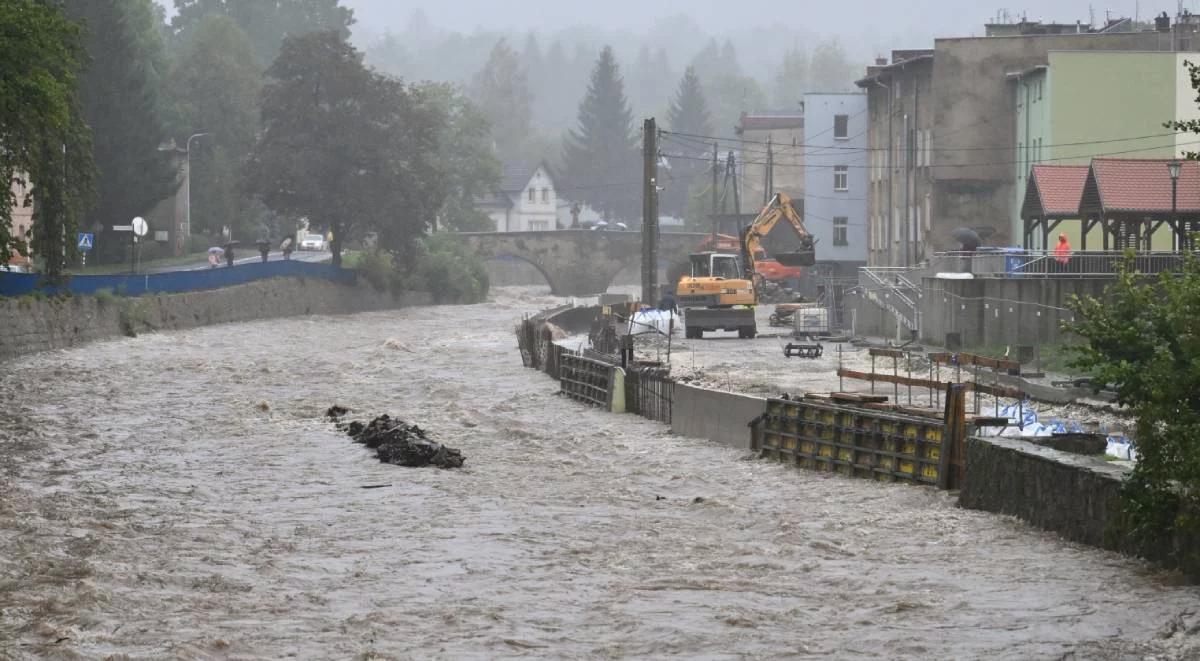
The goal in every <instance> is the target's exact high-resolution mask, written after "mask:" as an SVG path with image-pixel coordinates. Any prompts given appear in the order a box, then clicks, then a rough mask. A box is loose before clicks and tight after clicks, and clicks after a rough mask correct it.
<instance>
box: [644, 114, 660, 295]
mask: <svg viewBox="0 0 1200 661" xmlns="http://www.w3.org/2000/svg"><path fill="white" fill-rule="evenodd" d="M642 175H643V182H642V303H643V304H645V305H654V304H655V303H657V302H658V124H657V123H656V122H655V121H654V118H653V117H651V118H650V119H647V120H646V121H645V124H643V126H642Z"/></svg>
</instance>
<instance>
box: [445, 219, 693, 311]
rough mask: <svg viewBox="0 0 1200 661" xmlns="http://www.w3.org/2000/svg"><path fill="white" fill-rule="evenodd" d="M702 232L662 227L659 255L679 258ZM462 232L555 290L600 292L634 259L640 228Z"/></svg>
mask: <svg viewBox="0 0 1200 661" xmlns="http://www.w3.org/2000/svg"><path fill="white" fill-rule="evenodd" d="M705 236H706V235H704V234H693V233H686V234H685V233H664V234H662V235H661V238H660V240H659V257H660V259H662V260H664V261H668V262H674V261H678V260H679V259H682V258H685V257H686V256H687V254H688V253H689V252H691V250H693V249H694V247H695V246H696V245H698V244H699V243H700V241H702V240H703V238H704V237H705ZM462 238H463V240H464V242H465V243H466V244H467V246H469V247H470V248H471V249H472V250H474V251H475V253H476V254H478V255H479V256H480V257H483V258H489V257H511V258H514V259H519V260H521V261H524V262H527V263H529V264H531V265H533V267H534V268H536V269H537V270H538V272H539V273H541V274H542V276H543V277H544V278H546V282H548V283H550V290H551V291H552V292H553V293H554V295H556V296H588V295H593V294H602V293H604V292H605V291H607V290H608V287H609V285H610V284H611V283H612V281H613V279H614V278H615V277H616V276H617V274H618V273H619V272H620V271H621V270H622V269H623V268H626V267H628V266H633V265H636V264H637V263H638V262H639V260H640V259H641V254H642V235H641V233H640V232H615V231H613V232H607V231H591V230H555V231H543V232H472V233H464V234H462Z"/></svg>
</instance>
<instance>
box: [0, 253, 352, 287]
mask: <svg viewBox="0 0 1200 661" xmlns="http://www.w3.org/2000/svg"><path fill="white" fill-rule="evenodd" d="M268 278H321V279H324V280H330V281H333V282H337V283H340V284H347V285H352V284H354V283H355V282H356V281H357V278H358V274H357V272H356V271H354V270H351V269H342V268H335V267H334V266H332V265H330V264H313V263H310V262H301V261H298V260H279V261H274V262H254V263H250V264H240V265H238V266H223V267H218V268H213V269H200V270H195V271H170V272H167V273H144V274H120V275H76V276H72V277H71V278H70V279H69V280H68V281H67V284H66V285H64V286H61V287H49V286H45V285H44V283H43V282H42V276H41V275H40V274H37V273H6V272H0V296H26V295H28V294H32V293H34V292H41V293H44V294H47V295H52V294H58V293H71V294H77V295H92V294H95V293H96V292H98V291H101V290H106V289H107V290H110V291H112V292H113V293H115V294H120V295H123V296H141V295H143V294H182V293H186V292H193V291H205V290H209V289H221V288H224V287H232V286H234V285H243V284H246V283H249V282H254V281H256V280H266V279H268Z"/></svg>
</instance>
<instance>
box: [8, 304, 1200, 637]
mask: <svg viewBox="0 0 1200 661" xmlns="http://www.w3.org/2000/svg"><path fill="white" fill-rule="evenodd" d="M540 292H541V290H537V289H501V290H497V291H495V292H494V293H493V295H492V300H491V301H490V302H489V303H487V304H483V305H475V306H460V307H425V308H408V309H404V310H398V311H393V312H384V313H371V314H362V315H356V316H347V317H307V318H306V317H297V318H292V319H278V320H272V321H263V322H256V323H246V324H235V325H223V326H215V327H209V328H203V329H197V330H192V331H186V332H173V333H162V334H149V335H143V336H141V337H138V338H135V339H122V340H118V341H111V342H103V343H98V344H92V345H88V346H85V347H81V348H77V349H72V350H69V351H57V352H51V353H45V354H39V355H35V356H30V357H27V358H23V359H20V360H16V361H11V362H9V363H6V364H5V365H4V370H3V375H2V376H0V398H2V400H0V401H3V406H2V407H0V658H5V659H9V658H11V659H34V658H105V657H109V656H111V655H117V656H116V657H115V658H126V657H128V658H135V659H158V658H203V659H210V658H212V659H223V658H239V659H242V658H279V657H287V656H293V657H300V658H314V659H346V658H396V659H409V658H445V659H462V658H496V657H509V656H514V657H515V656H522V657H527V656H535V657H571V658H581V657H582V658H594V657H599V658H616V657H630V658H653V657H663V656H672V655H675V656H681V657H687V658H706V659H724V658H745V657H796V656H801V657H803V656H812V657H844V658H852V657H853V658H861V657H876V658H886V659H894V658H985V657H986V658H989V659H996V658H1001V659H1030V658H1062V657H1064V656H1066V658H1079V659H1093V658H1128V657H1130V656H1133V657H1135V658H1140V657H1142V656H1145V655H1157V657H1158V658H1188V657H1189V656H1192V655H1194V654H1198V653H1200V643H1198V642H1197V636H1196V635H1195V634H1194V633H1193V634H1191V635H1187V634H1186V633H1185V632H1184V630H1183V629H1186V628H1187V627H1182V628H1181V626H1180V625H1179V624H1178V623H1180V622H1185V623H1191V624H1195V623H1196V619H1195V617H1196V616H1195V613H1196V612H1197V610H1200V590H1198V589H1197V588H1194V587H1187V586H1183V585H1181V584H1180V583H1179V582H1178V581H1177V580H1176V579H1175V578H1174V577H1172V576H1171V575H1170V574H1165V573H1161V572H1157V571H1154V570H1152V569H1149V568H1148V566H1146V565H1144V564H1143V563H1140V562H1138V561H1135V560H1131V559H1128V558H1124V557H1121V556H1118V555H1115V554H1112V553H1107V552H1104V551H1100V550H1096V549H1092V548H1088V547H1084V546H1081V545H1077V544H1073V543H1069V542H1064V541H1062V540H1060V539H1058V538H1057V537H1055V536H1053V535H1051V534H1048V533H1044V532H1041V531H1038V530H1035V529H1033V528H1031V527H1029V526H1027V525H1025V524H1023V523H1021V522H1018V521H1016V520H1013V519H1009V518H1005V517H999V516H995V515H991V514H986V513H982V512H974V511H966V510H961V509H958V508H957V507H956V505H955V502H954V499H953V498H952V497H951V496H949V495H947V494H945V493H942V492H939V491H936V490H934V489H929V488H919V487H906V486H897V485H885V484H876V483H872V482H869V481H862V480H851V479H845V478H841V477H834V476H829V475H823V474H815V473H808V472H800V471H796V470H793V469H790V468H787V467H783V466H779V465H776V464H772V463H767V462H763V461H758V460H756V459H753V458H751V457H749V456H748V455H747V454H746V453H745V452H742V451H737V450H732V449H728V448H723V447H720V446H716V445H713V444H711V443H708V442H705V441H699V440H692V439H686V438H679V437H675V436H672V435H671V434H670V433H669V431H668V430H667V428H666V427H665V426H663V425H659V424H657V423H652V422H648V421H644V420H642V419H640V418H638V417H635V416H632V415H612V414H607V413H602V412H598V411H594V410H590V409H587V408H585V407H583V406H581V405H579V404H576V403H573V402H570V401H568V400H566V399H563V398H561V397H559V396H558V395H556V391H557V386H556V384H554V383H553V382H552V381H550V380H549V379H548V378H546V376H545V375H543V374H541V373H540V372H536V371H533V370H527V369H524V368H522V366H521V360H520V356H519V354H518V352H517V347H516V338H515V336H514V334H513V329H514V326H515V324H516V322H517V321H518V320H519V319H520V317H521V316H522V315H523V314H525V313H529V312H534V311H536V310H539V309H541V308H544V307H549V306H551V305H553V304H555V303H556V301H555V300H553V299H550V298H549V297H548V296H546V295H544V294H543V293H540ZM334 403H338V404H342V405H344V406H347V407H349V408H351V409H352V411H353V413H352V414H351V415H350V417H351V418H358V419H364V420H365V419H369V418H370V417H373V416H374V415H376V414H379V413H390V414H392V415H393V416H397V417H401V418H403V419H405V420H408V421H412V422H416V423H418V424H419V425H421V426H422V427H423V428H425V429H427V430H428V431H429V432H430V435H431V437H432V438H434V439H436V440H439V441H442V442H444V443H446V444H448V445H450V446H452V447H457V448H460V449H461V450H462V451H463V453H464V455H465V456H466V459H467V462H466V467H465V468H464V469H461V470H450V471H443V470H437V469H406V468H399V467H396V466H389V465H383V464H380V463H379V462H378V461H377V460H376V459H375V458H374V457H373V456H372V453H370V452H369V451H367V450H366V449H364V448H363V447H361V446H359V445H356V444H354V443H352V442H351V441H350V440H349V439H348V438H347V437H346V436H344V435H343V434H340V433H338V432H337V431H336V430H334V429H333V427H332V426H331V425H330V424H328V423H327V422H326V421H325V420H323V419H322V414H323V412H324V411H325V409H326V408H327V407H328V406H329V405H331V404H334ZM378 485H387V486H384V487H382V488H370V489H364V488H363V487H364V486H378ZM122 655H123V656H122ZM1072 655H1073V656H1072ZM1192 658H1194V657H1192Z"/></svg>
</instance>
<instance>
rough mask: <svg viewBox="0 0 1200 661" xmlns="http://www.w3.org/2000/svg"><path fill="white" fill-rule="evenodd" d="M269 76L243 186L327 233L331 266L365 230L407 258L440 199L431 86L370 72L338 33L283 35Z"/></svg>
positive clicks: (442, 187) (439, 121) (438, 124)
mask: <svg viewBox="0 0 1200 661" xmlns="http://www.w3.org/2000/svg"><path fill="white" fill-rule="evenodd" d="M267 75H268V76H269V77H270V80H269V82H268V83H267V85H266V87H265V88H264V91H263V105H262V119H263V130H262V132H261V133H260V136H259V140H258V143H257V145H256V147H255V149H254V152H253V155H252V157H251V159H250V162H249V166H248V168H247V169H248V176H247V180H248V187H249V189H250V190H251V191H254V192H256V193H257V194H258V195H259V196H260V197H261V199H262V201H263V202H264V203H265V204H266V205H267V206H268V207H269V208H270V209H272V210H273V211H275V212H276V213H279V214H282V215H290V216H293V217H302V216H303V217H307V218H309V220H310V221H311V223H312V226H313V227H314V228H316V229H319V230H330V231H332V232H333V244H332V246H331V248H332V251H333V263H334V265H335V266H339V265H340V264H341V251H342V247H343V246H344V245H345V243H346V242H347V241H353V240H355V239H358V238H361V236H362V235H363V233H364V232H365V231H367V230H374V231H375V232H376V234H377V237H378V241H379V245H380V247H382V248H383V249H385V250H387V251H389V252H391V253H393V254H394V255H397V256H399V257H401V258H405V257H408V256H410V255H411V253H412V250H413V246H414V245H415V244H414V242H415V241H416V240H417V239H418V237H420V236H421V235H422V234H423V233H424V231H425V230H426V228H428V227H429V226H431V225H432V223H433V222H434V220H435V219H436V217H437V213H438V211H439V210H440V209H441V208H442V205H443V203H444V201H445V197H446V190H447V182H446V178H445V177H444V176H443V174H444V173H443V172H442V171H441V170H440V169H439V168H438V167H437V155H438V139H439V136H440V135H441V133H442V130H443V127H444V126H445V121H446V118H445V116H444V115H442V114H440V113H439V105H438V104H437V103H436V102H435V100H434V96H435V94H434V92H433V91H431V90H429V89H425V88H413V87H408V86H406V85H404V84H403V83H401V82H400V81H397V80H394V79H391V78H388V77H385V76H382V75H380V74H377V73H375V72H373V71H371V70H369V69H367V68H366V67H365V66H364V65H363V62H362V55H361V54H360V53H359V52H358V51H357V50H355V49H354V47H352V46H351V45H350V44H349V43H347V42H346V41H345V39H343V38H342V36H341V35H340V34H339V33H337V32H317V33H311V34H306V35H302V36H299V37H289V38H287V39H286V40H285V41H284V42H283V46H282V48H281V50H280V54H279V58H278V59H277V60H276V61H275V63H274V64H272V65H271V68H270V69H269V70H268V71H267Z"/></svg>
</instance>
